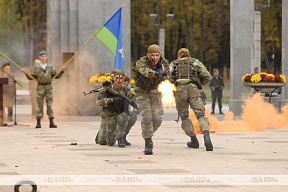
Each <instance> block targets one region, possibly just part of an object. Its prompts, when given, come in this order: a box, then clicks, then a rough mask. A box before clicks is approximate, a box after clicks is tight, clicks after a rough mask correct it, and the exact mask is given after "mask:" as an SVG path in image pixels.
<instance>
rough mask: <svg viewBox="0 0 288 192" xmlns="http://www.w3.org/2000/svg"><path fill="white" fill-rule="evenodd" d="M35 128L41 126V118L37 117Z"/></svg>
mask: <svg viewBox="0 0 288 192" xmlns="http://www.w3.org/2000/svg"><path fill="white" fill-rule="evenodd" d="M35 128H41V119H37V125H36V127H35Z"/></svg>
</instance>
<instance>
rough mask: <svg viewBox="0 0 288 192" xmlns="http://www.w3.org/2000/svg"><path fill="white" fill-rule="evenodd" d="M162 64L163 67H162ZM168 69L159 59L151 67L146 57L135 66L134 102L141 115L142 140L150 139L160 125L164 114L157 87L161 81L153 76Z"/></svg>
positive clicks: (162, 58) (166, 62)
mask: <svg viewBox="0 0 288 192" xmlns="http://www.w3.org/2000/svg"><path fill="white" fill-rule="evenodd" d="M162 64H163V66H162ZM162 67H164V69H165V70H168V69H169V63H168V61H167V60H166V59H165V58H164V57H161V59H160V61H159V62H158V64H157V65H156V66H155V67H151V65H150V64H149V61H148V59H147V56H144V57H141V58H140V59H139V60H138V61H136V65H135V81H136V87H135V94H136V102H137V105H138V107H139V109H140V112H141V114H142V117H143V119H142V121H141V128H142V136H143V138H151V137H152V136H153V134H154V133H155V131H157V129H158V128H159V127H160V125H161V123H162V115H163V113H164V111H163V107H162V100H161V94H160V92H159V91H158V89H157V87H158V85H159V84H160V83H161V80H160V79H159V78H157V76H155V73H156V71H157V69H159V68H162Z"/></svg>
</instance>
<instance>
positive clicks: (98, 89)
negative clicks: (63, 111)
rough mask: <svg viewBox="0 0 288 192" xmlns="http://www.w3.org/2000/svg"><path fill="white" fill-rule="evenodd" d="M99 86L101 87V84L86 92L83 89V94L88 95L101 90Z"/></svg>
mask: <svg viewBox="0 0 288 192" xmlns="http://www.w3.org/2000/svg"><path fill="white" fill-rule="evenodd" d="M101 88H102V86H101V87H97V88H95V89H92V90H90V91H89V92H88V93H85V91H83V96H86V95H89V94H91V93H98V92H99V91H100V90H101Z"/></svg>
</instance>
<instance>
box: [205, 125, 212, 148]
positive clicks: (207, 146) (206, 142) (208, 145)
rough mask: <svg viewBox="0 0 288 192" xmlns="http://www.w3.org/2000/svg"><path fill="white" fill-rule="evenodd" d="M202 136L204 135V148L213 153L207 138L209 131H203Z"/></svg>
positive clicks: (209, 140) (208, 137)
mask: <svg viewBox="0 0 288 192" xmlns="http://www.w3.org/2000/svg"><path fill="white" fill-rule="evenodd" d="M203 135H204V142H205V147H206V151H213V145H212V142H211V139H210V136H209V131H207V130H206V131H203Z"/></svg>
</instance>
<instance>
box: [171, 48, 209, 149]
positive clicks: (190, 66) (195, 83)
mask: <svg viewBox="0 0 288 192" xmlns="http://www.w3.org/2000/svg"><path fill="white" fill-rule="evenodd" d="M180 50H182V49H180ZM180 50H179V52H178V58H179V59H176V60H174V61H172V62H171V63H170V70H169V74H170V77H171V81H172V82H174V83H175V85H176V91H175V100H176V101H175V102H176V108H177V111H178V113H179V115H180V117H181V120H182V124H181V127H182V129H183V130H184V132H185V134H186V135H188V136H190V137H191V140H192V138H193V139H194V143H193V144H195V143H198V140H197V138H196V136H195V133H194V127H193V124H192V122H191V120H190V119H189V105H190V108H191V109H192V110H193V111H194V113H195V115H196V117H197V119H198V121H199V127H200V129H201V131H202V133H204V132H205V131H207V132H208V133H209V132H210V128H209V120H208V118H207V117H205V108H204V103H203V100H202V98H201V94H200V89H202V85H206V84H208V83H209V82H210V80H211V75H210V73H209V72H208V71H207V69H206V68H205V66H204V65H203V64H202V63H201V62H200V61H199V60H198V59H195V58H191V57H190V54H189V51H188V49H185V48H184V53H186V54H184V55H181V54H180V56H179V53H181V51H180ZM181 56H184V57H181ZM209 140H210V139H209ZM190 144H191V143H189V142H188V143H187V145H188V146H189V147H193V148H198V147H199V143H198V144H196V145H193V146H191V145H190ZM211 146H212V144H211ZM209 149H210V148H209ZM206 150H207V148H206ZM212 150H213V149H212Z"/></svg>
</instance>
